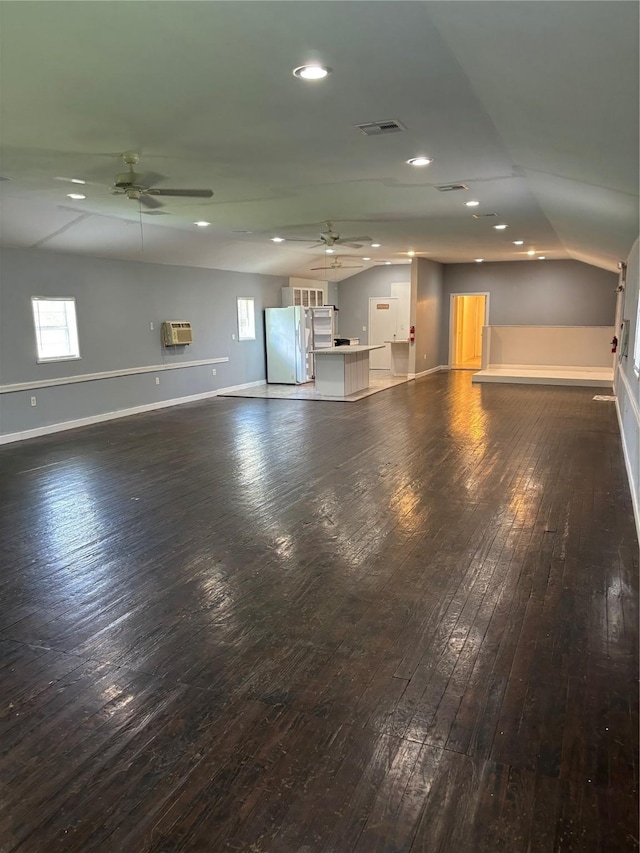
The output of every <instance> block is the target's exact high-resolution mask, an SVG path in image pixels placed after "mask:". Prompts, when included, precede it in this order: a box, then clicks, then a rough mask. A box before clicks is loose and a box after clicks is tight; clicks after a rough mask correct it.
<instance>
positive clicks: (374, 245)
mask: <svg viewBox="0 0 640 853" xmlns="http://www.w3.org/2000/svg"><path fill="white" fill-rule="evenodd" d="M380 246H382V243H372V244H371V248H372V249H379V248H380Z"/></svg>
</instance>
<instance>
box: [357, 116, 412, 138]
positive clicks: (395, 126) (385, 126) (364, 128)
mask: <svg viewBox="0 0 640 853" xmlns="http://www.w3.org/2000/svg"><path fill="white" fill-rule="evenodd" d="M356 127H357V128H358V130H359V131H360V132H361V133H364V135H365V136H380V135H381V134H383V133H399V132H400V131H401V130H406V129H407V128H406V127H405V126H404V125H403V124H402V122H400V121H398V120H397V119H395V118H392V119H388V121H369V122H367V123H366V124H357V125H356Z"/></svg>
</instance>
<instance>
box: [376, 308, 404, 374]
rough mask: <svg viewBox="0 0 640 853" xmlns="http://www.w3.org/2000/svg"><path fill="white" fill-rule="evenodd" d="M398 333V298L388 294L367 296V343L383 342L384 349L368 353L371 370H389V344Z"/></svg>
mask: <svg viewBox="0 0 640 853" xmlns="http://www.w3.org/2000/svg"><path fill="white" fill-rule="evenodd" d="M397 334H398V299H397V298H396V297H389V296H371V297H369V344H371V345H372V346H373V345H375V344H384V349H374V350H371V352H370V353H369V368H370V369H371V370H391V344H389V343H385V341H392V340H393V339H394V338H395V337H396V336H397Z"/></svg>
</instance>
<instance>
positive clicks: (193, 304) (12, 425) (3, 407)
mask: <svg viewBox="0 0 640 853" xmlns="http://www.w3.org/2000/svg"><path fill="white" fill-rule="evenodd" d="M0 263H1V271H2V287H1V289H0V385H9V384H14V383H21V382H33V381H39V380H46V379H55V378H58V377H68V376H75V375H79V374H90V373H99V372H105V371H112V370H122V369H127V368H133V367H142V366H147V365H162V364H173V363H177V362H181V361H182V362H188V361H199V360H203V359H208V358H219V357H224V356H228V357H229V362H228V363H223V364H218V365H214V367H215V368H216V370H217V376H212V372H211V370H212V368H211V366H201V367H193V368H185V369H182V370H169V371H163V372H161V373H160V374H159V377H160V385H159V386H156V385H155V376H154V375H153V374H139V375H136V376H128V377H122V378H113V379H106V380H98V381H92V382H86V383H85V382H83V383H77V384H73V385H65V386H56V387H48V388H43V389H41V390H39V391H37V392H36V391H33V390H30V391H25V392H16V393H11V394H2V395H0V434H7V433H12V432H19V431H24V430H28V429H33V428H37V427H41V426H46V425H50V424H55V423H60V422H63V421H69V420H74V419H77V418H84V417H90V416H93V415H97V414H102V413H105V412H112V411H118V410H121V409H125V408H129V407H133V406H139V405H146V404H150V403H154V402H158V401H161V400H169V399H175V398H178V397H184V396H189V395H192V394H201V393H206V392H208V391H212V390H214V389H216V388H222V387H229V386H232V385H240V384H243V383H247V382H254V381H258V380H261V379H264V378H265V353H264V322H263V318H264V315H263V309H264V308H265V307H271V306H278V305H280V288H281V287H282V286H283V285H286V284H287V280H286V279H284V278H280V277H277V276H265V275H252V274H245V273H237V272H226V271H222V270H204V269H199V268H193V267H178V266H163V265H159V264H146V263H138V262H131V261H116V260H107V259H101V258H89V257H85V256H79V255H70V254H59V253H54V252H46V251H37V250H22V249H4V250H3V251H2V254H1V256H0ZM32 296H73V297H75V298H76V311H77V317H78V329H79V341H80V354H81V359H80V360H79V361H67V362H54V363H49V364H37V362H36V345H35V336H34V329H33V320H32V315H31V297H32ZM238 296H252V297H254V299H255V307H256V340H255V341H242V342H238V341H237V340H235V341H234V340H232V338H231V335H232V333H235V334H236V335H237V315H236V297H238ZM162 320H190V321H191V323H192V324H193V334H194V343H193V344H191V345H190V346H187V347H176V348H165V347H163V346H162V344H161V339H160V324H161V322H162ZM150 322H153V324H154V330H153V331H151V330H150V329H149V323H150ZM34 394H36V396H37V406H36V407H35V408H33V407H31V405H30V396H31V395H34Z"/></svg>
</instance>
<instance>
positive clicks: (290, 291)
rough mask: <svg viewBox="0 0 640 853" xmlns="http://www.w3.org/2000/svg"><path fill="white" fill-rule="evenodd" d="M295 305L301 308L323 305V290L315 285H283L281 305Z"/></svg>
mask: <svg viewBox="0 0 640 853" xmlns="http://www.w3.org/2000/svg"><path fill="white" fill-rule="evenodd" d="M290 305H297V306H300V307H302V308H316V307H317V306H318V305H324V291H323V290H321V289H320V288H316V287H283V288H282V307H283V308H288V307H289V306H290Z"/></svg>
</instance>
